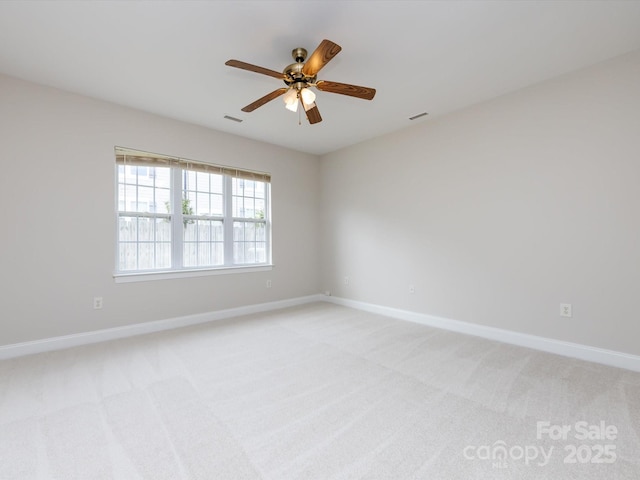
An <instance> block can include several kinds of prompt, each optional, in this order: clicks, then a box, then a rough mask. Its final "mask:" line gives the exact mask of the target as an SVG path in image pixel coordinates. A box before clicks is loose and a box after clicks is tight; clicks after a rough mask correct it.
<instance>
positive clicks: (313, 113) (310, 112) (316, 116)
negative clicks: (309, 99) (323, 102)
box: [304, 102, 322, 125]
mask: <svg viewBox="0 0 640 480" xmlns="http://www.w3.org/2000/svg"><path fill="white" fill-rule="evenodd" d="M304 110H305V113H306V114H307V120H309V123H310V124H311V125H313V124H314V123H319V122H321V121H322V117H321V116H320V110H318V106H317V105H316V102H313V103H312V104H310V105H306V104H305V105H304Z"/></svg>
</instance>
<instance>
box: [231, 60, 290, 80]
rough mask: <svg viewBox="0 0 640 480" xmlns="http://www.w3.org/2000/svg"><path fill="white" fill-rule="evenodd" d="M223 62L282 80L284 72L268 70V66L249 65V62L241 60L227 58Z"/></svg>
mask: <svg viewBox="0 0 640 480" xmlns="http://www.w3.org/2000/svg"><path fill="white" fill-rule="evenodd" d="M224 64H225V65H228V66H230V67H235V68H240V69H242V70H249V71H250V72H256V73H261V74H263V75H269V76H270V77H274V78H277V79H278V80H284V73H280V72H276V71H275V70H269V69H268V68H263V67H258V66H257V65H251V64H250V63H246V62H241V61H240V60H227V61H226V62H224Z"/></svg>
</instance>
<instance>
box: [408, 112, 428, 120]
mask: <svg viewBox="0 0 640 480" xmlns="http://www.w3.org/2000/svg"><path fill="white" fill-rule="evenodd" d="M425 115H429V114H428V113H427V112H422V113H419V114H418V115H414V116H413V117H409V120H415V119H416V118H420V117H424V116H425Z"/></svg>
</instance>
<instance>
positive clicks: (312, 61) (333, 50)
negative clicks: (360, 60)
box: [302, 40, 342, 77]
mask: <svg viewBox="0 0 640 480" xmlns="http://www.w3.org/2000/svg"><path fill="white" fill-rule="evenodd" d="M340 50H342V47H341V46H340V45H338V44H336V43H333V42H332V41H331V40H322V42H320V45H318V48H316V49H315V51H314V52H313V53H312V54H311V56H310V57H309V59H308V60H307V61H306V63H305V64H304V67H302V73H304V74H305V75H306V76H307V77H315V76H316V74H317V73H318V72H319V71H320V70H321V69H322V67H324V66H325V65H326V64H327V63H329V60H331V59H332V58H333V57H335V56H336V55H337V54H338V53H340Z"/></svg>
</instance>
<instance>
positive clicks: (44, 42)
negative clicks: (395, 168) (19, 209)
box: [0, 0, 640, 154]
mask: <svg viewBox="0 0 640 480" xmlns="http://www.w3.org/2000/svg"><path fill="white" fill-rule="evenodd" d="M324 38H327V39H329V40H332V41H334V42H335V43H337V44H339V45H341V46H342V52H340V54H338V56H337V57H335V58H334V59H333V60H332V61H331V62H330V63H329V64H328V65H327V66H326V67H325V68H324V69H323V70H322V71H321V72H320V74H319V75H318V79H324V80H332V81H337V82H344V83H353V84H356V85H363V86H368V87H373V88H376V89H377V95H376V97H375V99H374V100H373V101H371V102H368V101H366V100H360V99H355V98H352V97H347V96H343V95H336V94H332V93H326V92H317V94H318V98H317V100H316V103H317V104H318V107H319V109H320V113H321V115H322V117H323V122H321V123H319V124H316V125H309V124H308V123H307V122H306V119H304V118H303V123H302V125H300V126H299V125H298V115H297V114H295V113H292V112H289V111H288V110H285V108H284V104H283V102H282V99H280V98H279V99H276V100H274V101H272V102H270V103H268V104H266V105H265V106H263V107H261V108H259V109H257V110H255V111H254V112H253V113H244V112H241V111H240V109H241V108H242V107H244V106H245V105H247V104H249V103H251V102H252V101H254V100H256V99H258V98H259V97H262V96H263V95H265V94H267V93H269V92H271V91H273V90H275V89H276V88H279V87H281V86H284V83H282V82H280V81H278V80H277V79H275V78H272V77H268V76H264V75H259V74H257V73H253V72H248V71H243V70H239V69H235V68H230V67H227V66H225V65H224V62H225V61H226V60H228V59H231V58H233V59H237V60H242V61H245V62H248V63H253V64H255V65H259V66H262V67H266V68H269V69H272V70H278V71H281V70H282V69H283V68H284V67H285V66H286V65H288V64H289V63H292V62H293V59H292V58H291V50H292V49H293V48H295V47H304V48H306V49H307V50H308V51H309V54H311V52H312V51H313V50H314V49H315V47H316V46H317V45H318V44H319V43H320V41H321V40H322V39H324ZM637 49H640V1H613V0H608V1H594V0H590V1H582V2H581V1H551V0H543V1H481V0H476V1H411V2H403V1H398V0H396V1H327V0H325V1H319V2H316V1H209V2H206V1H200V2H189V1H164V2H157V1H156V2H147V1H135V2H134V1H130V2H112V1H106V2H98V1H86V2H79V1H78V2H68V1H53V2H51V1H44V2H41V1H7V0H5V1H2V2H0V72H2V73H6V74H8V75H12V76H16V77H20V78H24V79H27V80H31V81H34V82H38V83H42V84H45V85H51V86H55V87H59V88H62V89H64V90H69V91H72V92H77V93H81V94H84V95H88V96H91V97H96V98H100V99H104V100H108V101H112V102H116V103H119V104H122V105H127V106H131V107H135V108H139V109H141V110H145V111H149V112H153V113H157V114H160V115H164V116H167V117H172V118H176V119H179V120H183V121H187V122H191V123H195V124H199V125H204V126H207V127H211V128H214V129H216V130H222V131H225V132H230V133H234V134H237V135H241V136H244V137H249V138H254V139H258V140H263V141H266V142H269V143H273V144H277V145H282V146H285V147H289V148H292V149H295V150H300V151H305V152H309V153H314V154H323V153H327V152H331V151H334V150H337V149H339V148H342V147H345V146H347V145H351V144H354V143H358V142H361V141H363V140H366V139H368V138H372V137H375V136H378V135H381V134H383V133H387V132H391V131H394V130H398V129H401V128H405V127H408V126H411V125H414V124H415V123H417V122H425V121H426V122H428V121H430V119H433V118H435V117H438V116H440V115H443V114H446V113H448V112H452V111H455V110H458V109H460V108H463V107H465V106H468V105H471V104H475V103H478V102H481V101H484V100H487V99H490V98H493V97H496V96H498V95H502V94H504V93H507V92H510V91H513V90H517V89H519V88H522V87H525V86H527V85H531V84H534V83H537V82H540V81H541V80H544V79H547V78H551V77H554V76H557V75H560V74H563V73H566V72H569V71H572V70H576V69H579V68H581V67H585V66H587V65H591V64H594V63H597V62H599V61H602V60H605V59H608V58H611V57H614V56H618V55H621V54H624V53H626V52H629V51H632V50H637ZM425 111H426V112H429V115H428V116H427V117H423V118H422V119H420V120H415V121H413V122H412V121H409V120H408V118H409V117H410V116H413V115H415V114H418V113H421V112H425ZM225 115H231V116H234V117H237V118H241V119H243V120H244V121H243V122H242V123H235V122H231V121H229V120H225V119H224V118H223V117H224V116H225Z"/></svg>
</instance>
